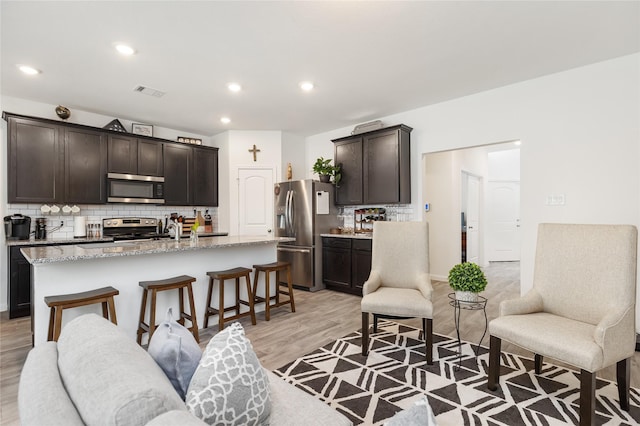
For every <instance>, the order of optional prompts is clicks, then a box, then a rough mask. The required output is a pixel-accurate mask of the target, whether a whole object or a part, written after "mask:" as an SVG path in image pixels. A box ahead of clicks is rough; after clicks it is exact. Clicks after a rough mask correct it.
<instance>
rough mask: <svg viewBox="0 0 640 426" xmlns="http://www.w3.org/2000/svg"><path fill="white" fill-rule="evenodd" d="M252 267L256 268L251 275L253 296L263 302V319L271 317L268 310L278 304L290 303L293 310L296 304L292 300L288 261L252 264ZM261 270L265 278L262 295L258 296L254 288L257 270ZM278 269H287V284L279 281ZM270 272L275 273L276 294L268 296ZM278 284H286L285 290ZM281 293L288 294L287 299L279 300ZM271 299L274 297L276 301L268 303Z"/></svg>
mask: <svg viewBox="0 0 640 426" xmlns="http://www.w3.org/2000/svg"><path fill="white" fill-rule="evenodd" d="M253 267H254V268H255V270H256V272H255V274H254V276H253V297H254V298H255V301H256V302H265V308H264V309H265V310H264V312H265V314H264V317H265V319H266V320H267V321H269V320H270V319H271V312H270V311H271V308H277V307H278V306H283V305H287V304H290V305H291V312H295V311H296V305H295V303H294V301H293V284H292V283H291V264H290V263H289V262H273V263H266V264H262V265H253ZM261 271H262V272H264V278H265V285H264V288H265V290H264V297H260V296H258V295H256V290H257V287H258V276H259V272H261ZM280 271H287V284H282V283H280ZM271 272H275V273H276V294H275V295H273V296H269V291H270V289H269V287H270V285H269V275H270V274H271ZM280 286H286V287H287V290H286V291H285V290H283V289H281V288H280ZM281 294H284V295H285V296H288V299H286V300H280V295H281ZM273 299H275V301H276V302H275V303H274V304H273V305H270V302H271V300H273ZM254 303H255V302H254Z"/></svg>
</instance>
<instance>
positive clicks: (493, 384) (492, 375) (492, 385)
mask: <svg viewBox="0 0 640 426" xmlns="http://www.w3.org/2000/svg"><path fill="white" fill-rule="evenodd" d="M501 345H502V339H499V338H498V337H495V336H490V338H489V375H488V377H487V387H488V388H489V390H492V391H494V390H496V389H498V381H499V380H500V346H501Z"/></svg>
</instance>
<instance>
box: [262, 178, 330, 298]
mask: <svg viewBox="0 0 640 426" xmlns="http://www.w3.org/2000/svg"><path fill="white" fill-rule="evenodd" d="M333 191H334V187H333V185H332V184H330V183H321V182H318V181H313V180H311V179H307V180H298V181H288V182H280V183H277V184H276V185H275V189H274V194H275V202H274V206H275V210H276V211H275V221H276V223H275V229H276V236H277V237H292V238H295V239H296V240H295V241H293V242H291V243H280V244H278V260H281V261H287V262H290V263H291V279H292V281H293V285H294V286H296V287H299V288H304V289H308V290H310V291H316V290H320V289H322V288H324V284H323V283H322V238H321V237H320V234H327V233H329V230H330V229H331V228H335V227H338V226H339V225H338V217H337V209H336V207H335V205H334V192H333ZM283 280H286V277H285V276H281V277H280V281H283Z"/></svg>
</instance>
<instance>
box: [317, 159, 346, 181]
mask: <svg viewBox="0 0 640 426" xmlns="http://www.w3.org/2000/svg"><path fill="white" fill-rule="evenodd" d="M313 172H314V173H316V174H317V175H318V177H319V178H320V182H325V183H327V182H331V181H333V183H334V184H338V182H340V177H341V174H340V166H332V165H331V159H330V158H327V159H324V158H323V157H320V158H318V159H317V160H316V162H315V164H314V165H313Z"/></svg>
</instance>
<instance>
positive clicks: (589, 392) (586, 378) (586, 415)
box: [580, 370, 596, 426]
mask: <svg viewBox="0 0 640 426" xmlns="http://www.w3.org/2000/svg"><path fill="white" fill-rule="evenodd" d="M595 408H596V373H591V372H589V371H587V370H580V426H592V425H593V420H595V416H594V414H595Z"/></svg>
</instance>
